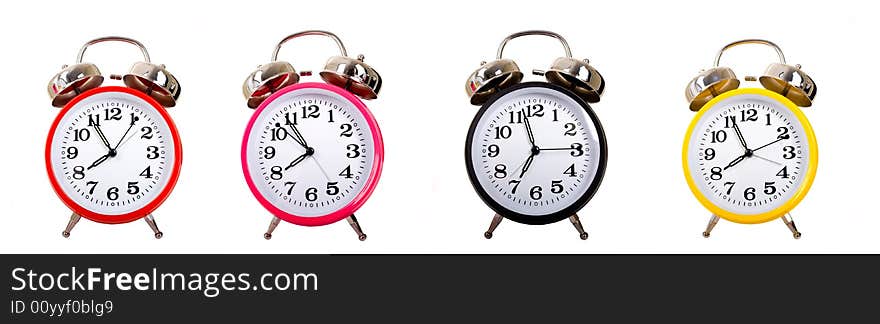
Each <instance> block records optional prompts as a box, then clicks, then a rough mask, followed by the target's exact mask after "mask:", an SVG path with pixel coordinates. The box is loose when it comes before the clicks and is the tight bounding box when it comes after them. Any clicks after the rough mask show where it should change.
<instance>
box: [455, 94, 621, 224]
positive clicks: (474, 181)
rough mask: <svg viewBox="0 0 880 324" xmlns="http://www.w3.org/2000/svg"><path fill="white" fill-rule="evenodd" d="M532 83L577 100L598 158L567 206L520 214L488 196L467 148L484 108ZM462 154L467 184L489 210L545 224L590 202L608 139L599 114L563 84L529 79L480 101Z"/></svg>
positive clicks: (604, 161) (603, 165) (605, 157)
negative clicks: (592, 133) (587, 119)
mask: <svg viewBox="0 0 880 324" xmlns="http://www.w3.org/2000/svg"><path fill="white" fill-rule="evenodd" d="M532 87H538V88H546V89H550V90H554V91H557V92H559V93H561V94H562V95H565V96H568V97H570V98H571V99H572V100H574V101H575V102H576V103H577V104H579V105H580V106H581V107H582V108H583V109H584V110H585V111H586V112H587V115H588V116H590V119H592V121H593V125H594V127H595V128H596V133H597V135H598V136H597V137H598V138H597V139H596V140H597V141H598V142H599V161H598V166H597V168H596V175H595V176H594V177H593V181H592V182H591V183H590V185H589V187H587V190H586V191H585V192H584V194H583V195H581V197H580V198H578V199H577V200H575V201H574V202H573V203H572V204H571V205H569V206H567V207H565V208H563V209H561V210H559V211H557V212H554V213H551V214H545V215H525V214H521V213H518V212H515V211H512V210H510V209H508V208H506V207H504V206H502V205H501V204H500V203H498V202H496V201H495V200H494V199H492V197H491V196H490V195H489V194H488V193H487V192H486V190H485V189H484V188H483V187H482V186H481V185H480V182H479V179H478V178H477V175H476V171H475V170H474V165H473V162H472V159H471V158H472V154H471V148H472V145H473V137H474V133H475V132H476V129H477V126H478V125H479V122H480V119H481V118H482V117H483V115H484V114H485V113H486V111H487V110H488V109H489V107H491V106H492V104H494V103H495V102H496V101H498V100H500V99H501V98H503V97H504V96H506V95H507V94H509V93H511V92H513V91H516V90H519V89H524V88H532ZM464 154H465V168H466V169H467V173H468V179H469V180H470V182H471V186H473V188H474V190H475V191H476V192H477V195H478V196H479V197H480V199H481V200H483V203H485V204H486V205H488V206H489V208H491V209H492V210H493V211H495V212H496V213H498V214H499V215H501V216H503V217H504V218H507V219H510V220H512V221H514V222H517V223H521V224H527V225H547V224H552V223H556V222H559V221H561V220H563V219H566V218H569V217H571V216H573V215H575V214H576V213H577V212H579V211H580V210H581V209H583V208H584V206H586V205H587V203H589V202H590V200H592V198H593V196H594V195H595V194H596V192H597V191H598V189H599V186H600V185H601V184H602V180H603V178H604V177H605V168H606V166H607V162H608V143H607V141H606V139H605V129H604V128H602V123H601V121H599V117H598V116H597V115H596V113H595V112H594V111H593V109H592V107H590V105H589V104H588V103H587V102H586V101H585V100H583V99H581V98H580V97H578V96H577V95H576V94H575V93H574V92H572V91H570V90H568V89H566V88H563V87H561V86H558V85H555V84H551V83H546V82H539V81H530V82H523V83H519V84H516V85H514V86H511V87H509V88H506V89H504V90H502V91H500V92H499V93H498V94H496V95H494V96H492V97H491V98H489V100H488V101H486V103H484V104H483V105H482V106H481V107H480V109H479V111H477V114H476V115H475V116H474V119H473V121H471V126H470V129H468V134H467V138H466V139H465V150H464Z"/></svg>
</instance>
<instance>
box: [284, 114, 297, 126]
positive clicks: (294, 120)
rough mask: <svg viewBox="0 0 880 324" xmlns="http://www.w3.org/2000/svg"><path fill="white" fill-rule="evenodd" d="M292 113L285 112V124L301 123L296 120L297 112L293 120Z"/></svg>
mask: <svg viewBox="0 0 880 324" xmlns="http://www.w3.org/2000/svg"><path fill="white" fill-rule="evenodd" d="M290 116H291V115H290V113H284V125H299V124H298V123H297V120H296V113H294V114H293V120H290Z"/></svg>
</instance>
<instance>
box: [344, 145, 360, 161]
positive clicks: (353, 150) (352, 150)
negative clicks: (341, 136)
mask: <svg viewBox="0 0 880 324" xmlns="http://www.w3.org/2000/svg"><path fill="white" fill-rule="evenodd" d="M345 148H346V149H348V152H347V153H345V156H347V157H348V158H349V159H354V158H357V157H359V156H361V151H360V148H361V147H360V145H357V144H348V146H346V147H345Z"/></svg>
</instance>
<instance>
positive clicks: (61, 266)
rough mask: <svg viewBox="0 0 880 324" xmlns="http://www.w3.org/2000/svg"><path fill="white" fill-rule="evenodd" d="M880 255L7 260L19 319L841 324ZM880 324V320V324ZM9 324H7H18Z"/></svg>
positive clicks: (866, 296)
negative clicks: (805, 323) (797, 322)
mask: <svg viewBox="0 0 880 324" xmlns="http://www.w3.org/2000/svg"><path fill="white" fill-rule="evenodd" d="M878 261H880V257H878V256H876V255H861V256H855V255H853V256H844V255H4V256H2V264H3V267H2V269H3V271H5V273H6V276H7V279H6V280H4V281H3V282H4V285H3V288H4V290H5V293H4V294H3V296H8V297H7V298H8V300H5V303H4V305H6V306H5V307H7V315H6V318H7V319H9V320H10V322H19V321H21V322H27V321H38V322H47V321H59V322H69V321H83V320H94V321H107V322H113V323H118V322H122V321H136V322H147V321H149V322H159V321H162V322H169V321H170V322H169V323H178V322H181V321H184V320H197V321H199V322H200V323H202V322H206V321H209V320H219V321H222V323H229V322H230V321H235V320H245V321H248V322H250V321H253V320H258V319H274V320H284V321H286V322H291V323H293V322H303V321H311V322H314V321H320V322H334V323H336V322H340V321H343V320H356V321H358V322H360V323H367V321H369V323H373V322H376V321H383V322H385V321H395V322H425V321H430V322H437V321H445V322H456V323H458V322H462V323H471V322H474V321H477V320H488V321H491V322H498V321H501V320H506V319H509V320H515V321H517V322H521V321H533V322H535V321H537V322H539V323H547V322H558V321H561V320H563V319H569V320H574V321H577V322H586V321H589V320H593V319H609V320H613V321H614V322H623V321H635V320H642V321H644V320H649V321H653V320H657V319H661V318H681V319H688V318H692V319H703V320H706V319H711V318H716V317H717V318H719V319H730V318H735V317H742V318H746V319H747V318H751V319H755V320H756V319H758V317H755V316H758V315H757V314H761V315H760V319H761V320H760V321H758V322H764V320H767V319H769V317H767V316H770V315H772V318H780V319H790V320H794V319H796V318H801V319H804V318H803V317H802V316H804V315H806V314H809V313H812V312H816V311H822V312H830V313H831V314H837V315H835V316H839V317H835V318H836V319H838V320H841V319H843V318H846V317H850V316H852V318H854V319H863V320H868V318H874V317H876V316H875V315H873V314H871V315H866V316H870V317H859V315H860V314H869V313H868V312H873V309H875V308H876V307H877V305H878V304H880V298H878V288H880V268H878V265H880V262H878ZM868 321H874V320H868ZM4 322H7V321H4Z"/></svg>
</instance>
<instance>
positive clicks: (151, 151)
mask: <svg viewBox="0 0 880 324" xmlns="http://www.w3.org/2000/svg"><path fill="white" fill-rule="evenodd" d="M158 157H159V147H158V146H147V158H148V159H150V160H155V159H156V158H158Z"/></svg>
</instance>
